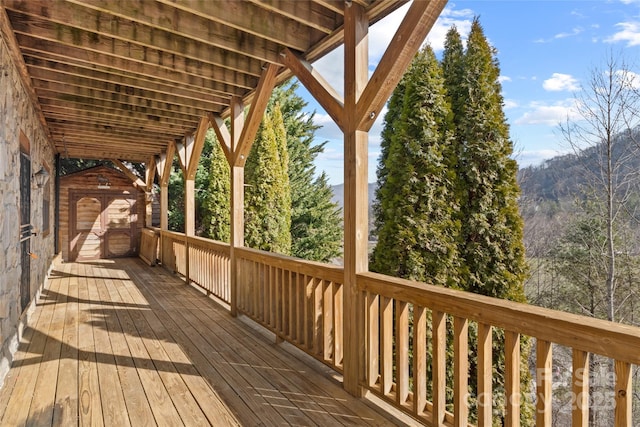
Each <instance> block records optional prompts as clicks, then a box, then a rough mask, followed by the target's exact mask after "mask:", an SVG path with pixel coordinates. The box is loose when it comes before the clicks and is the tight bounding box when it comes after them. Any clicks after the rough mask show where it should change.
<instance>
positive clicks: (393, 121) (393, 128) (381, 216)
mask: <svg viewBox="0 0 640 427" xmlns="http://www.w3.org/2000/svg"><path fill="white" fill-rule="evenodd" d="M408 78H409V77H408V72H407V73H405V74H404V75H403V76H402V79H400V81H399V82H398V85H397V86H396V88H395V89H394V90H393V93H392V94H391V97H390V98H389V102H388V103H387V113H386V114H385V115H384V120H383V122H384V124H383V127H382V132H381V133H380V137H381V141H380V160H379V161H378V167H377V170H376V176H377V187H376V190H375V191H376V196H375V200H374V202H373V229H374V233H373V234H374V235H375V236H379V235H380V232H381V230H382V229H383V228H386V231H385V233H389V234H391V233H392V228H393V226H394V222H393V217H392V216H390V214H391V212H390V211H391V209H389V203H387V202H384V203H383V201H384V200H386V199H388V197H387V195H386V194H385V193H388V191H387V188H388V187H387V176H388V175H389V168H392V167H393V163H392V162H389V161H388V159H389V150H390V146H391V140H392V138H393V136H394V135H395V134H396V133H397V132H398V129H399V127H400V115H401V114H402V107H403V101H404V90H405V86H406V80H407V79H408ZM387 163H389V164H387ZM376 246H377V245H376ZM381 261H382V260H378V264H380V262H381ZM371 263H372V265H370V266H369V269H370V270H372V271H379V272H384V271H386V270H384V268H383V266H382V265H373V264H374V263H373V259H372V260H371ZM387 274H389V273H387Z"/></svg>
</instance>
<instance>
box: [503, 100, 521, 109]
mask: <svg viewBox="0 0 640 427" xmlns="http://www.w3.org/2000/svg"><path fill="white" fill-rule="evenodd" d="M503 107H504V109H505V110H509V109H511V108H517V107H518V102H517V101H515V100H513V99H505V100H504V105H503Z"/></svg>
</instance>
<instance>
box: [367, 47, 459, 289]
mask: <svg viewBox="0 0 640 427" xmlns="http://www.w3.org/2000/svg"><path fill="white" fill-rule="evenodd" d="M397 93H403V96H402V102H400V99H399V97H397V96H394V97H393V98H392V100H393V104H390V108H389V112H390V113H389V114H390V115H391V116H390V117H387V118H386V120H385V125H386V126H385V130H386V132H385V133H384V135H385V137H387V138H389V139H387V140H385V144H384V145H385V150H384V155H385V157H383V158H382V159H381V163H382V165H383V166H382V167H381V168H379V169H378V174H379V177H380V174H381V172H382V173H383V174H384V176H383V182H382V183H381V184H380V187H379V189H378V190H377V196H378V205H377V207H376V209H377V210H378V211H379V212H381V213H382V218H381V219H382V221H378V224H377V225H378V244H377V245H376V248H375V249H374V251H373V254H372V259H371V269H372V270H373V271H378V272H381V273H385V274H389V275H392V276H397V277H403V278H407V279H414V280H419V281H429V282H431V283H436V284H441V285H447V286H455V285H456V283H457V276H456V274H455V272H456V270H457V267H456V263H457V248H456V236H457V229H458V225H457V223H456V209H457V206H456V204H455V203H452V201H453V200H454V194H453V190H454V187H453V184H454V176H453V175H452V172H453V170H452V168H451V165H450V163H451V161H452V153H451V151H450V147H451V138H452V132H451V130H452V129H451V127H452V126H451V123H450V118H451V111H450V107H449V104H448V102H447V101H446V96H445V89H444V80H443V77H442V71H441V68H440V65H439V64H438V61H437V60H436V57H435V55H434V53H433V50H432V49H431V48H430V47H426V48H424V49H423V50H421V51H420V52H419V53H418V55H417V56H416V57H415V58H414V60H413V62H412V64H411V66H410V67H409V69H408V71H407V73H406V74H405V77H404V80H403V84H402V85H401V88H400V90H399V91H398V92H397ZM392 107H393V108H392ZM398 107H401V110H400V111H399V114H398V110H397V108H398ZM394 117H395V119H394ZM392 120H393V124H392ZM388 126H393V128H394V132H389V129H387V127H388Z"/></svg>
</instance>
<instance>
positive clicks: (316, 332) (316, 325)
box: [313, 279, 324, 356]
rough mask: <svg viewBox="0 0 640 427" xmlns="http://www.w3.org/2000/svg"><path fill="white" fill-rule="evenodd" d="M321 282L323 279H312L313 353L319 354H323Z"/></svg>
mask: <svg viewBox="0 0 640 427" xmlns="http://www.w3.org/2000/svg"><path fill="white" fill-rule="evenodd" d="M323 284H324V280H320V279H313V296H314V310H313V353H314V354H316V355H320V356H321V355H323V354H324V350H323V346H324V339H323V334H322V331H323V330H324V325H323V324H324V313H323V310H322V308H323V305H322V295H323V290H324V285H323Z"/></svg>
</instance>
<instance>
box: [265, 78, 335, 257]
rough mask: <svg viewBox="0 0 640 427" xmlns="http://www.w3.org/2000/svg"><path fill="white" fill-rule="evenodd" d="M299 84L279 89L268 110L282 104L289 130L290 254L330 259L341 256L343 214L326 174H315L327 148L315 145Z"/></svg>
mask: <svg viewBox="0 0 640 427" xmlns="http://www.w3.org/2000/svg"><path fill="white" fill-rule="evenodd" d="M297 88H298V84H297V83H287V84H285V85H283V86H280V87H278V88H276V89H275V90H274V92H273V94H272V96H271V100H270V105H269V110H271V109H272V108H273V106H274V105H277V104H279V105H280V110H281V111H282V116H283V121H284V126H285V130H286V133H287V150H288V152H289V165H288V167H289V183H290V185H291V240H292V242H291V255H293V256H295V257H298V258H303V259H308V260H313V261H325V262H326V261H329V260H331V259H332V258H335V257H337V256H339V255H340V253H341V247H342V227H341V222H342V219H341V216H340V210H339V208H338V206H337V205H336V204H335V203H334V202H333V201H332V199H331V197H332V191H331V187H330V186H329V184H328V181H327V176H326V174H324V173H322V174H321V175H320V176H318V177H315V166H314V164H313V162H314V161H315V159H316V157H317V156H318V154H320V153H322V151H323V150H324V145H325V144H324V143H322V144H316V143H315V141H314V137H315V131H316V130H317V129H318V126H317V125H315V124H314V123H313V117H314V114H308V113H306V112H305V111H304V109H305V107H306V106H307V103H306V101H304V99H302V98H301V97H300V96H298V95H297V94H296V93H295V91H296V89H297Z"/></svg>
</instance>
